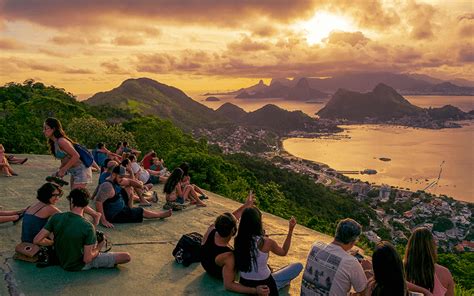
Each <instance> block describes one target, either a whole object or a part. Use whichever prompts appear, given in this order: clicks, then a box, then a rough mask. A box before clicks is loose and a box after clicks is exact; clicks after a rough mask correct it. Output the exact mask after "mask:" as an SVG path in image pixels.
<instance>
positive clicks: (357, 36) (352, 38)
mask: <svg viewBox="0 0 474 296" xmlns="http://www.w3.org/2000/svg"><path fill="white" fill-rule="evenodd" d="M369 40H370V39H369V38H367V37H365V36H364V34H363V33H362V32H337V31H333V32H331V34H330V35H329V36H328V37H327V38H326V39H324V40H323V41H325V42H327V43H332V44H338V43H347V44H350V45H351V46H356V45H358V44H360V45H365V44H367V42H369Z"/></svg>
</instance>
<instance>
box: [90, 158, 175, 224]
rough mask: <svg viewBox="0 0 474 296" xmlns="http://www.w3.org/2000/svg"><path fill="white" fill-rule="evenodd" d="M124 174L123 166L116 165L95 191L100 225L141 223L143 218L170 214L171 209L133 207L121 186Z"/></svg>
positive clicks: (161, 216) (163, 216) (123, 181)
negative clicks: (159, 209) (100, 216)
mask: <svg viewBox="0 0 474 296" xmlns="http://www.w3.org/2000/svg"><path fill="white" fill-rule="evenodd" d="M125 175H126V170H125V168H124V167H123V166H116V167H115V168H114V169H113V171H112V175H111V176H110V177H109V178H108V179H107V180H106V181H105V182H104V183H102V184H101V185H100V187H99V189H98V191H97V195H96V197H95V201H96V202H95V204H96V209H97V211H98V212H99V213H101V214H102V218H101V223H102V225H104V226H105V227H107V228H111V227H114V225H113V224H112V223H141V222H143V218H147V219H155V218H166V217H169V216H171V210H169V211H163V212H154V211H150V210H145V209H143V208H134V207H133V205H132V200H131V199H130V198H129V197H128V194H127V192H126V190H124V189H123V188H122V185H123V184H124V183H126V182H127V180H124V179H123V177H124V176H125ZM121 184H122V185H121ZM125 185H127V184H125Z"/></svg>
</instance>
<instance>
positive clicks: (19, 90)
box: [0, 80, 474, 289]
mask: <svg viewBox="0 0 474 296" xmlns="http://www.w3.org/2000/svg"><path fill="white" fill-rule="evenodd" d="M109 115H110V116H111V115H113V116H114V117H113V123H112V122H110V121H107V119H109V118H110V116H109ZM49 116H54V117H57V118H59V119H60V120H61V121H62V123H63V125H64V127H65V129H66V132H67V133H68V135H69V136H71V138H72V139H73V140H75V141H77V142H79V143H82V144H84V145H86V146H87V147H89V148H93V147H94V146H95V145H96V143H97V142H99V141H100V142H104V143H105V144H106V145H107V146H108V147H109V149H111V150H114V148H115V144H116V143H117V142H118V141H124V140H126V141H128V142H129V143H130V144H131V146H133V147H134V148H137V149H139V150H142V152H144V153H146V152H148V151H149V150H151V149H153V150H155V151H156V152H157V154H158V156H159V157H161V158H164V159H165V161H166V165H167V167H168V168H170V169H172V168H174V167H176V166H178V165H179V164H180V163H181V162H183V161H186V162H188V163H190V166H191V174H192V180H193V182H194V183H196V184H198V185H199V186H201V187H203V188H204V189H207V190H210V191H213V192H216V193H218V194H221V195H224V196H227V197H229V198H232V199H235V200H239V201H243V199H244V198H245V196H246V195H247V193H248V191H249V190H253V191H254V192H255V193H256V196H257V203H258V205H259V207H260V208H261V209H262V210H264V211H266V212H269V213H272V214H275V215H278V216H281V217H283V218H289V217H290V216H292V215H294V216H295V217H296V218H297V220H298V222H299V223H300V224H303V225H306V226H308V227H310V228H313V229H315V230H318V231H321V232H324V233H327V234H333V232H334V229H335V223H336V222H337V220H339V219H341V218H345V217H352V218H354V219H356V220H357V221H359V222H360V223H361V224H363V225H364V226H366V227H368V225H369V221H370V218H372V219H375V214H374V211H373V210H372V209H371V208H370V207H368V206H367V205H364V204H362V203H359V202H357V201H355V200H354V199H353V198H352V197H350V196H349V195H347V194H346V193H340V192H335V191H332V190H329V189H327V188H326V187H324V186H322V185H318V184H315V183H314V180H312V179H311V178H309V177H307V176H303V175H299V174H296V173H293V172H290V171H287V170H282V169H279V168H277V167H275V166H274V165H272V164H271V163H270V162H268V161H265V160H258V159H255V157H249V156H247V155H244V154H236V155H223V154H221V153H220V151H219V149H216V147H212V146H209V145H208V144H207V142H206V140H204V139H199V140H196V139H193V138H192V137H191V136H190V135H189V134H186V133H184V132H183V131H182V130H181V129H179V128H177V127H176V126H175V125H173V123H171V122H170V121H167V120H162V119H159V118H157V117H153V116H146V117H142V116H139V115H137V114H129V113H127V112H126V111H124V110H115V109H113V108H111V107H110V108H104V107H101V108H100V109H99V108H94V107H88V106H86V105H85V104H83V103H81V102H78V101H76V100H75V98H74V96H72V95H71V94H69V93H66V92H65V91H64V90H63V89H59V88H55V87H53V86H45V85H43V84H42V83H35V82H34V81H32V80H29V81H25V82H24V83H23V84H18V83H9V84H7V85H5V86H4V87H0V143H2V144H3V145H4V146H5V148H6V150H7V152H13V153H37V154H44V153H47V149H48V148H47V145H46V140H45V138H44V136H43V134H42V125H43V121H44V119H45V118H46V117H49ZM440 222H442V221H440ZM379 235H381V236H382V234H379ZM362 245H364V246H370V244H369V243H368V241H366V240H364V239H362ZM472 255H473V254H466V255H460V256H457V255H440V263H441V264H444V265H446V266H449V268H450V269H451V270H452V272H453V275H454V276H455V278H456V280H457V282H458V283H459V284H461V285H462V286H463V287H464V288H467V289H471V288H472V282H473V274H472V273H473V270H474V266H473V264H472V262H473V259H474V258H473V257H472Z"/></svg>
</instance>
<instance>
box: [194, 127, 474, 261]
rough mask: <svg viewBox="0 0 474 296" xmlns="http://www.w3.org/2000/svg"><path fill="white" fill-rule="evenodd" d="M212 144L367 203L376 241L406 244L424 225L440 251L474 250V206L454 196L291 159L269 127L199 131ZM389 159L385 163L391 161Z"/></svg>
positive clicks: (371, 233)
mask: <svg viewBox="0 0 474 296" xmlns="http://www.w3.org/2000/svg"><path fill="white" fill-rule="evenodd" d="M200 135H201V136H203V135H205V136H206V137H208V139H209V143H210V144H215V145H217V146H219V148H220V149H221V150H222V151H223V152H224V153H246V154H249V155H255V156H259V157H262V158H264V159H266V160H268V161H270V162H272V163H273V164H274V165H276V166H277V167H279V168H282V169H286V170H289V171H292V172H295V173H298V174H303V175H306V176H309V177H311V178H313V179H314V181H315V183H320V184H323V185H325V186H327V187H330V188H331V189H333V190H337V191H339V192H345V193H348V194H349V195H351V196H352V197H353V198H354V199H355V200H357V201H359V202H363V203H366V204H368V205H370V207H371V208H372V209H373V210H374V211H375V213H376V219H373V220H371V222H370V229H371V230H368V231H365V232H364V234H365V236H366V237H367V239H368V240H369V241H370V242H372V243H377V242H379V241H381V240H382V239H388V240H392V241H395V242H397V243H399V244H406V242H407V240H408V237H409V236H410V231H411V230H412V229H414V228H416V227H420V226H424V227H427V228H429V229H430V230H432V232H433V235H434V236H435V238H436V239H437V241H438V247H439V248H440V249H441V250H443V251H445V252H465V251H471V252H472V251H474V227H473V226H472V222H471V221H472V211H473V210H474V209H473V205H472V204H469V203H467V202H463V201H459V200H455V199H453V198H451V197H448V196H445V195H440V196H436V195H433V194H430V193H428V192H425V191H411V190H408V189H407V188H396V187H392V186H390V185H387V184H371V183H369V182H364V181H361V180H359V179H357V178H350V177H348V176H347V175H345V174H343V173H356V174H358V173H361V174H363V173H365V174H374V173H377V172H376V171H375V170H371V169H366V170H364V171H362V172H352V171H351V172H338V171H336V170H334V169H332V168H330V167H329V166H327V165H325V164H322V163H317V162H313V161H309V160H305V159H301V158H298V157H295V156H293V155H290V154H289V153H287V152H286V151H284V150H283V149H282V147H281V142H279V140H278V139H279V137H278V135H276V134H275V133H273V132H271V131H268V130H265V129H252V128H247V127H242V126H238V127H236V128H234V129H226V130H225V131H224V130H222V131H221V132H220V133H219V132H216V131H215V130H214V131H212V133H211V132H210V131H205V130H200ZM288 136H291V137H309V136H310V137H313V138H316V137H318V136H319V137H323V136H326V135H325V134H314V133H312V134H310V135H309V134H308V133H305V132H292V133H291V134H289V135H288ZM387 160H388V159H384V161H387Z"/></svg>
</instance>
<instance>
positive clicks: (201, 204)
mask: <svg viewBox="0 0 474 296" xmlns="http://www.w3.org/2000/svg"><path fill="white" fill-rule="evenodd" d="M196 206H197V207H203V208H204V207H207V205H206V204H205V203H203V202H200V203H198V204H196Z"/></svg>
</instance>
